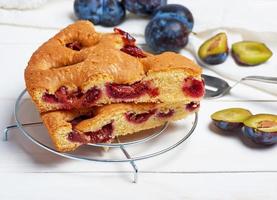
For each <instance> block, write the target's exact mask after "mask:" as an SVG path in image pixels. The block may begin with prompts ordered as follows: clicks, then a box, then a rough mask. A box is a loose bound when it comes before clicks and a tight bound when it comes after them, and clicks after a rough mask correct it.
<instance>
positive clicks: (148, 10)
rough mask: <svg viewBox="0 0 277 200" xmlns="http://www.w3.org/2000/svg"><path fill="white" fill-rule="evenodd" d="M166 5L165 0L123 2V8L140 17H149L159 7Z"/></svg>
mask: <svg viewBox="0 0 277 200" xmlns="http://www.w3.org/2000/svg"><path fill="white" fill-rule="evenodd" d="M166 4H167V0H125V1H124V6H125V8H126V9H127V10H128V11H130V12H132V13H135V14H136V15H140V16H147V15H151V14H152V13H153V12H154V11H155V10H156V9H157V8H158V7H159V6H163V5H166Z"/></svg>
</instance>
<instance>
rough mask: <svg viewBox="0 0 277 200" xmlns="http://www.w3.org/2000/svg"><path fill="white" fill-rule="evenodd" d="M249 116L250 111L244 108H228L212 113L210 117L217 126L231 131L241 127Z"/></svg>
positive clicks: (250, 114)
mask: <svg viewBox="0 0 277 200" xmlns="http://www.w3.org/2000/svg"><path fill="white" fill-rule="evenodd" d="M251 116H252V113H251V112H250V111H249V110H246V109H244V108H228V109H224V110H220V111H217V112H215V113H213V114H212V115H211V118H212V120H213V123H214V125H215V126H217V127H218V128H220V129H222V130H225V131H232V130H236V129H240V128H242V127H243V122H244V121H245V120H247V119H248V118H249V117H251Z"/></svg>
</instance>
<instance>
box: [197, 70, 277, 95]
mask: <svg viewBox="0 0 277 200" xmlns="http://www.w3.org/2000/svg"><path fill="white" fill-rule="evenodd" d="M202 78H203V79H204V80H205V84H206V87H205V90H206V94H205V98H206V99H215V98H219V97H222V96H224V95H226V94H227V93H228V92H230V90H231V89H232V88H234V87H235V86H236V85H238V84H239V83H241V82H242V81H246V80H251V81H259V82H264V83H273V84H274V83H275V84H277V77H269V76H246V77H244V78H242V79H240V80H239V81H237V82H236V83H235V84H234V85H233V86H230V85H229V84H228V83H227V82H226V81H225V80H223V79H220V78H217V77H214V76H209V75H205V74H202Z"/></svg>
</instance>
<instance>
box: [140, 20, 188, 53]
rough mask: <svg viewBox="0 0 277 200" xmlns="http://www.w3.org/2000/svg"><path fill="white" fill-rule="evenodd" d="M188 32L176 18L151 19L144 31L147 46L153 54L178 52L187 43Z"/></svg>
mask: <svg viewBox="0 0 277 200" xmlns="http://www.w3.org/2000/svg"><path fill="white" fill-rule="evenodd" d="M189 33H190V30H189V29H188V27H187V26H186V25H184V23H183V22H182V21H180V20H178V19H176V18H170V17H161V18H153V19H152V20H151V21H150V22H149V24H148V25H147V26H146V29H145V40H146V43H147V45H148V46H149V47H150V48H151V50H152V51H154V52H155V53H162V52H165V51H174V52H179V51H180V50H181V49H182V48H184V47H185V46H186V44H187V43H188V35H189Z"/></svg>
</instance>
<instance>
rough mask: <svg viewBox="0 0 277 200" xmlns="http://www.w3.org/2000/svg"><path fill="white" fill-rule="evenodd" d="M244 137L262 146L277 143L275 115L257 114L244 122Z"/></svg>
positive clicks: (276, 119)
mask: <svg viewBox="0 0 277 200" xmlns="http://www.w3.org/2000/svg"><path fill="white" fill-rule="evenodd" d="M243 133H244V135H245V136H246V137H248V138H250V139H251V140H252V141H254V142H255V143H258V144H263V145H272V144H276V143H277V115H271V114H257V115H253V116H251V117H250V118H248V119H247V120H246V121H244V132H243Z"/></svg>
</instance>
